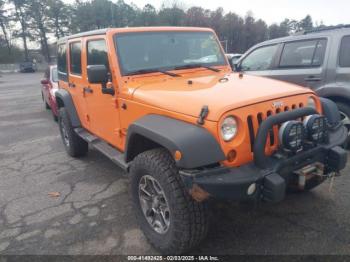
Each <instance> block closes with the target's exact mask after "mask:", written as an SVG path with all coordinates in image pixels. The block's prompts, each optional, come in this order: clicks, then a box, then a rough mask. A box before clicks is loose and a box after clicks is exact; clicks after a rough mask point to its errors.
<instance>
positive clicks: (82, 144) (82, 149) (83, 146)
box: [58, 107, 89, 157]
mask: <svg viewBox="0 0 350 262" xmlns="http://www.w3.org/2000/svg"><path fill="white" fill-rule="evenodd" d="M58 115H59V116H58V122H59V125H60V121H61V119H62V121H64V124H65V127H66V129H67V132H68V136H69V142H70V146H69V148H68V147H67V146H66V145H65V148H66V151H67V153H68V154H69V155H70V156H72V157H80V156H84V155H86V153H87V152H88V149H89V145H88V143H87V142H86V141H85V140H83V139H82V138H81V137H79V136H78V135H77V134H76V133H75V131H74V128H73V127H72V124H71V121H70V118H69V115H68V113H67V111H66V109H65V108H64V107H61V108H60V109H59V114H58ZM62 140H63V138H62Z"/></svg>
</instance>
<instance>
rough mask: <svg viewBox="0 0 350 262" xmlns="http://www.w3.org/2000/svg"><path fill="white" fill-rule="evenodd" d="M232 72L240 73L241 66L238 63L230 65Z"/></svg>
mask: <svg viewBox="0 0 350 262" xmlns="http://www.w3.org/2000/svg"><path fill="white" fill-rule="evenodd" d="M232 70H233V71H235V72H240V71H241V66H240V64H239V63H237V62H235V63H233V64H232Z"/></svg>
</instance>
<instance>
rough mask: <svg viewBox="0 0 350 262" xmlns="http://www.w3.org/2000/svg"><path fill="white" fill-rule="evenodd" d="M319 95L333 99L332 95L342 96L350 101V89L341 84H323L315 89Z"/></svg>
mask: <svg viewBox="0 0 350 262" xmlns="http://www.w3.org/2000/svg"><path fill="white" fill-rule="evenodd" d="M314 91H315V92H316V93H317V95H318V96H320V97H324V98H328V99H331V98H332V97H338V98H342V99H343V100H348V101H350V90H349V89H348V88H346V87H341V86H338V87H337V86H322V87H319V88H317V89H315V90H314Z"/></svg>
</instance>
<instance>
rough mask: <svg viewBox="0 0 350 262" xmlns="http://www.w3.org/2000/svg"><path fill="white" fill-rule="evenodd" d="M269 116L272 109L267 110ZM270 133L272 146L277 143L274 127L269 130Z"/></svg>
mask: <svg viewBox="0 0 350 262" xmlns="http://www.w3.org/2000/svg"><path fill="white" fill-rule="evenodd" d="M266 115H267V117H269V116H271V115H272V112H271V111H267V114H266ZM269 135H270V146H273V145H274V144H275V134H274V132H273V129H270V130H269Z"/></svg>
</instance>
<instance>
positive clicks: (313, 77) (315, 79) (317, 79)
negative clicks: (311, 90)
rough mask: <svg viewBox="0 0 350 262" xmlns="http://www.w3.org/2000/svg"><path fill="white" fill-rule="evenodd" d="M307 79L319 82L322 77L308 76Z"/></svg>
mask: <svg viewBox="0 0 350 262" xmlns="http://www.w3.org/2000/svg"><path fill="white" fill-rule="evenodd" d="M304 80H305V81H308V82H318V81H321V80H322V78H320V77H315V76H307V77H305V78H304Z"/></svg>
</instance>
